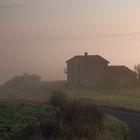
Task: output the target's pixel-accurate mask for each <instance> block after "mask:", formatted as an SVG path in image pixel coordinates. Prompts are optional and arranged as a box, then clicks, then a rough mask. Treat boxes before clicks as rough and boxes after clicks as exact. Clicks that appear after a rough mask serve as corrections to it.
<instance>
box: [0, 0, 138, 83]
mask: <svg viewBox="0 0 140 140" xmlns="http://www.w3.org/2000/svg"><path fill="white" fill-rule="evenodd" d="M139 5H140V1H139V0H117V1H116V0H0V21H1V23H0V68H1V71H0V83H2V82H4V81H6V80H8V79H9V78H11V77H13V76H14V75H15V74H22V73H24V72H29V73H37V74H40V75H41V76H42V77H43V79H45V80H63V79H66V75H65V74H64V68H65V67H66V64H65V61H66V60H67V59H69V58H71V57H73V56H74V55H79V54H80V55H81V54H83V53H84V52H85V51H87V52H89V54H91V55H92V54H93V55H94V54H99V55H101V56H103V57H104V58H106V59H107V60H109V61H110V62H111V64H112V65H126V66H128V67H130V68H133V67H134V65H135V64H138V63H140V55H139V53H140V8H139Z"/></svg>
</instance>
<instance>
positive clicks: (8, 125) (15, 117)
mask: <svg viewBox="0 0 140 140" xmlns="http://www.w3.org/2000/svg"><path fill="white" fill-rule="evenodd" d="M54 112H55V108H54V107H52V106H48V105H39V104H24V103H16V102H0V140H9V139H10V140H11V139H12V138H13V139H14V140H16V139H20V138H19V137H20V136H22V135H27V134H29V133H30V132H31V131H32V129H34V128H32V127H34V126H36V125H37V123H38V121H37V119H38V118H39V117H40V116H42V115H43V116H44V115H45V116H46V115H49V114H52V113H54Z"/></svg>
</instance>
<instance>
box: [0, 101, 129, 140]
mask: <svg viewBox="0 0 140 140" xmlns="http://www.w3.org/2000/svg"><path fill="white" fill-rule="evenodd" d="M55 112H56V108H54V107H53V106H49V105H45V104H33V103H32V104H31V103H20V102H2V101H1V102H0V140H11V139H12V140H19V139H21V140H25V139H26V140H44V137H43V135H42V134H43V133H42V131H41V129H40V128H41V126H42V125H44V126H47V123H46V120H48V118H52V117H53V116H54V115H55ZM50 115H51V117H49V116H50ZM48 122H49V121H48ZM87 124H88V123H87ZM48 126H49V125H48ZM91 127H92V125H91ZM43 128H44V127H43ZM49 130H50V129H49ZM129 132H130V130H129V128H128V126H127V125H126V124H125V123H124V122H122V121H120V120H118V119H116V118H114V117H111V116H106V117H105V119H104V121H103V126H102V129H101V131H100V132H98V133H97V137H96V139H95V140H128V139H129ZM126 138H127V139H126Z"/></svg>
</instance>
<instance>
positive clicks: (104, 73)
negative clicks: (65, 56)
mask: <svg viewBox="0 0 140 140" xmlns="http://www.w3.org/2000/svg"><path fill="white" fill-rule="evenodd" d="M66 63H67V72H66V73H67V81H68V83H69V84H72V85H82V86H94V87H95V86H106V85H110V84H118V85H119V84H120V85H126V84H132V83H134V81H135V80H136V75H135V73H134V72H133V71H131V70H130V69H129V68H127V67H125V66H108V64H109V61H108V60H106V59H104V58H103V57H101V56H99V55H88V53H85V55H81V56H75V57H73V58H71V59H69V60H68V61H66Z"/></svg>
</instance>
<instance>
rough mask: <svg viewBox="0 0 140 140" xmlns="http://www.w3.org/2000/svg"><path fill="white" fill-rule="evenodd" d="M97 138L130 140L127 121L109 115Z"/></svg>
mask: <svg viewBox="0 0 140 140" xmlns="http://www.w3.org/2000/svg"><path fill="white" fill-rule="evenodd" d="M96 140H130V129H129V127H128V126H127V124H126V123H124V122H122V121H120V120H118V119H117V118H115V117H112V116H107V117H106V119H105V120H104V123H103V128H102V130H101V131H100V133H99V134H98V136H97V138H96Z"/></svg>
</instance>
